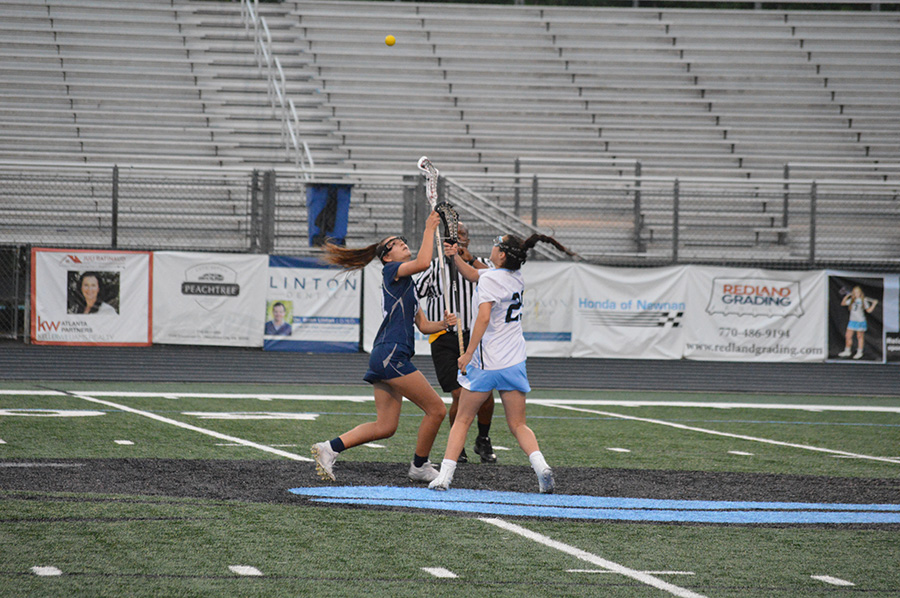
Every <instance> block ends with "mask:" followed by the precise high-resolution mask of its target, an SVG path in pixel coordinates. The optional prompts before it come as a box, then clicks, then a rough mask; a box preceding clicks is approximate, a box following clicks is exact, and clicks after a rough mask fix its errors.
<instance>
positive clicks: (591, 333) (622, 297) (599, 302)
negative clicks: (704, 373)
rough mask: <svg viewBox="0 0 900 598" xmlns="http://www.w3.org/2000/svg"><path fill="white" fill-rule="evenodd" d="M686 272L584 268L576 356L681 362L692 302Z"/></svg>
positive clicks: (578, 288) (577, 287)
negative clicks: (685, 325) (687, 315)
mask: <svg viewBox="0 0 900 598" xmlns="http://www.w3.org/2000/svg"><path fill="white" fill-rule="evenodd" d="M686 268H687V267H686V266H675V267H670V268H647V269H643V268H605V267H601V266H589V265H584V264H579V265H578V269H577V272H576V275H575V276H574V279H575V280H574V299H573V312H574V315H573V320H574V321H573V326H572V328H573V331H574V332H573V338H572V344H573V348H572V356H573V357H621V358H638V359H681V356H682V348H683V344H684V343H683V331H684V322H685V313H686V310H687V305H688V303H689V300H688V297H689V295H688V292H687V283H686V278H685V270H686Z"/></svg>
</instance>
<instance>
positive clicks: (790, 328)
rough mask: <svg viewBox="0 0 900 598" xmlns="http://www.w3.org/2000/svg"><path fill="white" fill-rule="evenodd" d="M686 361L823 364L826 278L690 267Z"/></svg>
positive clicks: (814, 273) (817, 274) (815, 274)
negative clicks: (819, 362) (803, 362)
mask: <svg viewBox="0 0 900 598" xmlns="http://www.w3.org/2000/svg"><path fill="white" fill-rule="evenodd" d="M687 274H688V276H687V280H688V289H689V296H690V298H691V300H690V301H689V302H688V309H687V313H686V318H687V326H686V328H685V333H684V334H685V345H684V357H685V358H687V359H703V360H719V361H822V360H823V359H824V358H825V344H826V341H825V326H824V323H825V273H824V272H823V271H812V272H789V271H780V270H779V271H776V270H751V269H737V268H714V267H704V266H691V267H690V268H688V270H687Z"/></svg>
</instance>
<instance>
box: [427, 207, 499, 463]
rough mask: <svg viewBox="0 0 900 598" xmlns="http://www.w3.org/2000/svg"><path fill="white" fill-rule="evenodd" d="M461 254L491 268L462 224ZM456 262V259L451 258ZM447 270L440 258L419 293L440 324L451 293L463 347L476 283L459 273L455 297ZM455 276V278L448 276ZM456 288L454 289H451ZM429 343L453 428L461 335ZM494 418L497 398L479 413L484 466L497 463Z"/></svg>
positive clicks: (443, 335)
mask: <svg viewBox="0 0 900 598" xmlns="http://www.w3.org/2000/svg"><path fill="white" fill-rule="evenodd" d="M457 238H458V240H459V241H458V244H457V245H458V251H459V256H460V258H461V259H462V260H463V261H465V262H466V263H467V264H469V265H470V266H472V267H474V268H477V269H483V268H487V267H488V265H487V264H486V263H485V262H484V260H481V259H478V258H476V257H475V256H473V255H472V254H471V253H469V249H468V248H469V231H468V229H467V228H466V226H465V225H464V224H463V223H461V222H460V223H459V224H458V228H457ZM445 251H454V250H452V249H451V247H450V245H449V244H445ZM451 259H452V258H451ZM442 269H443V270H446V269H447V265H446V264H444V263H443V262H442V260H441V258H440V257H437V258H435V259H434V260H432V262H431V265H430V266H429V267H428V269H427V270H425V272H424V273H423V274H422V275H421V276H420V277H419V279H418V281H417V283H416V293H417V295H418V296H419V300H422V299H424V300H425V315H426V316H427V317H428V318H429V319H431V320H436V319H439V318H440V317H441V314H442V313H443V310H444V307H443V306H444V302H443V301H442V297H443V293H444V292H449V293H450V311H451V312H452V313H453V314H455V315H456V316H457V318H459V322H460V323H459V325H460V326H462V339H463V341H462V342H463V347H465V345H466V343H468V342H469V332H470V330H469V324H470V319H471V318H470V314H471V310H472V295H473V294H474V292H475V283H474V282H471V281H469V280H466V279H465V278H464V277H463V276H462V274H460V273H459V270H457V271H456V277H457V285H456V288H457V289H459V294H458V295H457V294H455V293H452V292H450V291H447V290H445V289H444V282H443V281H444V276H443V275H444V274H445V272H442ZM447 275H448V276H451V275H452V274H447ZM451 286H452V285H451ZM428 342H429V343H431V360H432V361H433V362H434V371H435V374H437V379H438V382H439V383H440V385H441V389H442V390H443V391H444V392H449V393H450V397H451V398H452V403H451V404H450V411H449V417H450V425H451V426H452V425H453V422H454V421H456V413H457V410H458V409H459V395H460V393H461V392H462V386H460V384H459V381H458V380H457V371H458V369H457V368H458V364H457V360H458V359H459V355H460V347H459V337H458V335H457V331H456V326H454V327H453V328H452V329H450V330H447V331H446V332H444V331H441V332H438V333H436V334H432V335H431V336H430V337H429V339H428ZM493 417H494V394H493V393H491V396H490V397H489V398H488V400H486V401H485V402H484V404H483V405H482V406H481V408H480V409H479V410H478V435H477V436H476V437H475V447H474V448H475V452H476V453H477V454H478V455H479V456H480V457H481V462H482V463H496V462H497V455H495V454H494V447H493V444H492V443H491V437H490V431H491V420H492V419H493ZM468 460H469V459H468V456H467V455H466V449H465V448H463V449H462V452H461V453H460V454H459V462H460V463H467V462H468Z"/></svg>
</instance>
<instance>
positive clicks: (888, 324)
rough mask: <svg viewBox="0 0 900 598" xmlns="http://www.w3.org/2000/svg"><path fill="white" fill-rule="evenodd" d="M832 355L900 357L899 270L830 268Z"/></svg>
mask: <svg viewBox="0 0 900 598" xmlns="http://www.w3.org/2000/svg"><path fill="white" fill-rule="evenodd" d="M826 274H827V275H828V359H830V360H840V361H847V362H851V363H852V362H857V363H858V362H870V363H871V362H876V363H884V362H886V361H889V362H895V361H900V346H898V336H900V335H898V332H900V306H898V303H900V302H898V287H900V277H898V275H896V274H891V275H882V274H872V273H853V272H839V271H828V272H827V273H826Z"/></svg>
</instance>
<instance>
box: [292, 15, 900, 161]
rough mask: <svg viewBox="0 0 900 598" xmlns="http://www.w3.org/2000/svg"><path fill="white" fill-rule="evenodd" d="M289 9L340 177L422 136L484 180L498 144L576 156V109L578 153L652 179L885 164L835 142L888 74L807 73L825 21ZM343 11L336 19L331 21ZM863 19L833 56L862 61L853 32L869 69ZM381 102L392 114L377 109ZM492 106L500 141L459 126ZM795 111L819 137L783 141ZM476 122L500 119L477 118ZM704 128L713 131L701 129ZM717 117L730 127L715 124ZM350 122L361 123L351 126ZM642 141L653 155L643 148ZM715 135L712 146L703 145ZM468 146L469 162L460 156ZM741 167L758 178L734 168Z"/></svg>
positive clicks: (881, 143)
mask: <svg viewBox="0 0 900 598" xmlns="http://www.w3.org/2000/svg"><path fill="white" fill-rule="evenodd" d="M294 6H295V8H294V9H293V11H292V12H293V13H294V14H296V15H297V17H298V22H299V27H300V30H301V32H302V38H303V40H304V41H303V44H304V45H303V48H304V50H308V52H309V54H311V55H312V57H313V59H314V60H313V63H312V65H311V67H312V69H313V70H314V71H315V73H316V78H317V79H318V80H320V81H321V90H322V92H323V94H324V95H325V102H326V105H327V106H329V107H330V108H331V110H332V116H333V118H334V120H336V121H337V122H338V128H339V130H340V133H341V141H342V145H343V146H344V147H345V148H346V150H347V155H348V157H349V159H348V162H349V163H351V164H352V165H353V166H354V167H361V168H369V167H374V166H379V167H391V168H397V167H402V166H403V165H402V164H401V163H400V162H399V160H402V159H404V158H402V157H401V156H406V155H408V154H410V153H415V151H413V150H412V149H411V148H414V147H417V146H419V145H420V144H422V143H423V142H426V140H425V139H424V138H425V137H428V136H430V137H431V139H432V141H434V140H439V141H441V142H442V144H443V148H444V150H445V151H444V156H445V159H447V160H451V163H453V162H452V161H454V160H455V161H456V163H458V164H459V165H461V166H463V167H465V165H469V166H470V167H472V166H475V167H478V168H484V170H485V171H488V172H490V171H491V169H492V168H503V166H499V165H498V166H495V165H494V164H495V162H496V161H497V160H499V161H501V162H502V161H503V160H504V158H502V157H499V156H497V157H496V158H495V157H492V156H491V154H492V153H493V152H494V151H495V150H497V149H500V148H505V147H507V146H516V147H519V148H521V149H522V152H523V155H530V153H531V152H532V151H533V148H535V147H543V148H544V149H545V152H546V154H547V155H548V157H560V156H561V155H567V154H565V153H563V154H558V153H557V152H558V151H560V150H559V149H558V148H565V149H570V148H572V147H577V146H579V145H581V144H585V146H586V147H587V146H588V145H589V142H588V138H587V136H586V135H585V129H584V128H583V127H567V126H566V124H567V123H571V122H573V120H575V121H576V122H577V120H579V119H582V118H583V116H584V113H591V118H592V124H596V125H597V126H598V128H597V131H598V135H597V137H598V139H597V145H596V146H595V147H593V148H591V149H592V150H594V151H595V152H599V153H601V154H607V153H608V154H610V155H612V154H615V155H616V156H618V155H633V154H637V153H639V152H641V151H642V150H643V151H645V152H646V154H645V157H646V158H645V160H644V164H645V168H647V169H650V170H651V171H654V172H667V173H668V172H674V171H675V170H677V168H678V166H677V159H676V160H675V162H674V163H670V164H662V165H659V164H657V163H656V162H657V161H663V160H665V158H664V156H665V154H666V153H667V152H668V153H669V154H670V155H671V154H675V153H682V151H684V150H686V151H687V152H688V153H695V152H707V153H710V152H711V153H712V154H713V155H715V154H716V153H718V152H723V153H727V154H733V155H734V156H737V157H738V159H737V160H730V161H729V163H730V164H731V165H732V166H733V168H732V174H736V175H737V176H740V177H745V176H750V177H764V176H778V174H780V170H781V167H780V166H779V165H778V164H772V166H771V167H770V166H769V165H768V164H765V165H764V164H763V162H762V161H761V160H759V159H757V157H758V156H760V155H763V154H766V153H769V154H771V155H778V156H788V159H792V158H793V159H796V157H798V156H804V157H805V158H809V159H813V158H817V157H835V158H854V157H857V156H863V157H865V156H874V157H877V158H879V159H891V156H892V155H897V152H896V151H895V150H896V148H895V147H893V146H892V144H891V139H890V133H882V132H880V131H877V129H876V130H873V129H872V128H869V129H860V128H857V129H854V131H853V133H856V134H855V135H854V134H846V131H840V130H839V129H840V128H842V127H843V126H846V127H847V128H852V126H853V125H852V123H853V121H852V117H851V119H848V120H841V118H842V117H843V116H844V115H845V113H846V114H848V115H849V114H851V113H852V114H853V115H854V116H858V117H860V118H862V117H864V116H868V115H872V117H874V118H882V119H884V118H887V117H889V116H890V115H891V113H892V111H893V109H894V107H895V105H896V102H895V100H894V95H895V94H893V93H892V92H893V90H894V87H895V85H896V81H895V80H894V78H893V77H892V76H891V74H890V73H888V74H885V73H879V75H878V76H877V77H869V78H866V77H865V76H863V75H856V72H855V71H853V70H852V69H848V68H845V70H844V72H845V73H847V72H848V71H849V72H852V73H854V74H853V75H850V76H847V75H846V74H845V76H844V78H843V79H842V78H841V77H840V76H838V75H835V74H830V75H825V74H823V73H822V69H823V68H825V69H826V70H827V69H828V68H829V65H828V61H827V60H820V58H823V59H827V58H828V55H827V54H822V55H821V56H820V53H827V52H829V51H833V50H834V49H833V48H829V47H828V46H827V44H825V43H824V42H826V41H828V40H829V39H831V40H832V41H834V42H835V43H836V44H838V41H835V40H837V38H838V37H840V36H835V35H834V34H835V31H839V30H840V22H835V20H834V17H830V18H825V19H822V20H824V21H825V22H827V23H829V25H830V28H829V27H828V26H826V27H824V28H822V27H817V26H816V25H815V24H809V25H802V26H801V25H800V24H799V22H798V23H797V24H794V23H787V22H786V21H787V20H789V19H788V18H787V17H786V16H785V14H783V13H780V12H770V11H750V12H741V13H740V14H738V13H734V14H732V13H723V12H722V11H697V10H663V11H656V10H652V9H651V10H628V9H594V10H583V9H571V8H565V7H545V8H531V7H528V8H522V9H521V10H520V9H502V10H498V9H497V7H490V8H486V7H480V6H466V7H465V8H462V9H461V8H460V7H459V6H454V5H412V6H405V7H396V6H389V7H388V6H384V5H379V4H374V5H370V4H365V3H350V4H349V5H348V4H347V3H344V4H342V5H341V6H340V7H338V6H337V5H333V4H330V3H327V2H295V3H294ZM348 6H350V7H352V9H351V10H346V7H348ZM482 9H483V10H482ZM732 12H733V11H732ZM801 21H802V19H801ZM485 22H488V23H490V25H489V26H485ZM873 22H876V23H877V18H869V19H858V20H856V21H855V22H854V28H853V29H851V30H850V31H848V32H847V34H846V35H845V36H844V37H845V38H846V40H847V42H848V43H846V44H844V45H843V46H840V44H838V46H839V47H840V48H841V49H845V50H846V49H848V48H849V49H850V50H851V54H852V55H853V56H854V57H855V58H854V62H856V63H859V62H860V59H861V58H862V61H863V62H864V59H865V57H863V56H861V55H860V54H859V53H853V52H852V48H850V46H852V44H850V43H849V42H850V41H852V40H853V39H854V36H859V35H861V34H862V33H865V34H867V35H870V37H871V38H872V39H873V40H874V42H875V43H876V45H877V46H878V48H877V51H876V52H874V53H873V55H874V56H875V57H876V59H881V58H882V57H888V56H892V54H891V52H893V51H894V50H893V42H892V39H893V38H894V37H895V36H896V31H895V28H894V27H891V26H882V25H880V24H877V25H874V26H870V25H871V23H873ZM710 23H712V24H714V25H713V26H710V25H709V24H710ZM386 31H390V32H392V33H393V34H394V35H395V36H396V37H397V38H398V44H397V45H396V46H395V47H393V48H387V47H385V46H384V45H383V43H382V41H381V40H382V39H383V35H384V34H385V32H386ZM488 32H489V33H490V35H487V33H488ZM820 42H821V43H820ZM838 46H836V47H838ZM813 56H815V57H816V58H815V59H813ZM844 62H845V63H846V62H848V61H847V60H845V61H844ZM736 65H737V66H736ZM850 84H853V85H856V86H857V89H853V88H851V87H847V86H848V85H850ZM863 95H864V96H865V97H863ZM401 98H403V99H402V100H401ZM879 98H882V99H879ZM451 103H452V106H450V105H448V104H451ZM395 104H398V105H399V104H402V108H400V109H395V110H393V111H392V108H391V107H392V105H395ZM495 106H496V107H497V109H496V112H497V113H501V112H503V111H504V110H505V111H506V113H508V114H510V115H511V117H510V118H509V121H510V122H511V123H517V125H513V126H515V127H516V128H517V129H518V131H517V132H516V133H510V132H509V131H506V130H504V127H503V126H502V125H501V126H497V127H495V128H479V127H476V126H474V122H473V121H472V120H471V119H473V118H474V114H475V113H476V111H477V110H479V109H482V108H489V107H495ZM673 107H675V108H677V110H673ZM456 109H458V113H457V112H456ZM676 111H677V112H679V113H680V116H683V115H690V116H691V117H693V118H694V119H695V120H694V124H693V125H691V126H682V124H681V123H683V122H684V121H683V120H674V121H668V122H667V121H666V120H665V118H666V116H664V115H665V114H671V113H672V112H676ZM603 112H608V113H609V114H602V113H603ZM598 113H601V114H598ZM457 114H458V118H457ZM648 114H653V115H657V114H660V116H656V121H657V122H659V123H660V127H661V128H662V129H664V132H662V133H655V134H654V133H653V132H651V131H648V130H646V129H643V130H640V129H634V130H632V131H630V133H629V129H628V123H629V120H630V121H631V122H634V121H638V120H640V119H641V118H642V117H645V116H646V115H648ZM761 114H764V115H767V116H768V118H770V119H771V122H772V126H771V127H770V128H768V129H762V130H755V131H754V130H752V129H753V125H752V124H750V123H751V122H752V121H753V119H754V118H755V117H757V116H758V115H761ZM392 115H393V117H392ZM411 115H413V116H415V117H416V118H415V120H416V121H422V120H428V123H427V124H425V125H423V126H422V127H421V129H420V133H419V134H414V133H410V132H408V131H407V130H406V129H405V128H404V127H403V126H402V124H401V123H402V121H403V119H404V118H409V116H411ZM809 115H820V116H821V118H820V120H819V123H820V124H819V130H817V131H815V132H813V131H806V130H803V131H799V132H798V129H799V128H801V127H797V126H790V127H788V126H786V125H789V124H790V123H792V122H796V121H797V120H800V121H803V120H807V119H809ZM492 117H493V118H499V119H502V118H503V117H502V116H499V115H496V114H495V115H493V116H488V117H486V118H492ZM708 117H712V118H714V119H715V120H716V122H715V124H714V125H712V126H709V128H708V129H706V130H704V128H705V127H706V126H708V125H707V123H710V122H711V119H710V118H708ZM828 117H832V119H831V120H829V119H828ZM676 118H677V117H676ZM741 118H747V124H743V122H742V121H741ZM531 119H535V124H534V125H530V122H531ZM725 119H728V120H729V123H730V126H725V125H722V124H721V121H722V120H725ZM379 121H380V122H379ZM597 121H599V122H597ZM362 122H366V123H367V124H366V125H365V127H363V126H362V125H359V124H356V123H362ZM498 122H502V120H500V121H498ZM862 122H863V121H857V127H859V126H860V125H861V124H862ZM461 123H463V124H466V125H468V126H466V127H465V128H462V127H461V126H460V124H461ZM537 123H540V124H537ZM832 123H834V126H835V130H831V129H830V127H831V124H832ZM845 123H846V125H845ZM782 126H784V127H785V128H784V129H783V130H780V129H779V127H782ZM542 129H543V132H541V131H542ZM382 131H383V133H382ZM601 131H602V133H601ZM519 133H521V135H520V134H519ZM669 134H671V136H672V137H673V138H680V139H681V140H682V144H681V145H682V148H677V147H676V148H673V147H672V146H671V144H667V143H666V142H665V137H666V135H669ZM729 136H731V137H730V139H729ZM604 137H606V139H603V138H604ZM629 137H630V138H629ZM654 137H655V138H656V141H659V142H660V143H658V144H654V139H653V138H654ZM720 137H721V139H722V140H725V139H728V142H727V143H725V142H724V141H721V142H720V141H718V140H719V138H720ZM379 138H384V139H385V140H384V141H379ZM379 142H381V143H384V144H385V145H387V146H391V147H386V148H385V150H386V151H385V152H384V153H382V155H379V156H375V155H374V152H372V151H370V150H369V148H370V147H372V144H373V143H379ZM704 144H705V145H704ZM766 144H768V145H769V149H768V150H767V149H766V148H765V145H766ZM395 146H396V149H395ZM466 146H468V147H466ZM405 147H409V148H410V149H409V150H406V151H404V148H405ZM476 149H481V150H485V151H481V152H478V151H471V150H476ZM565 149H564V150H562V151H563V152H565ZM467 150H470V151H467ZM680 150H681V151H680ZM429 151H431V152H432V153H434V152H433V151H432V150H429ZM392 156H394V158H392ZM742 156H747V157H749V158H750V160H749V161H748V160H743V159H741V157H742ZM636 157H639V158H640V156H636ZM392 161H393V163H392ZM752 163H756V164H759V165H760V168H757V169H753V168H749V167H748V165H749V164H752ZM710 166H711V169H712V170H713V171H719V172H727V171H728V169H727V168H725V169H724V170H720V169H719V168H717V167H716V165H715V164H711V165H710ZM772 169H774V170H772ZM645 172H646V170H645Z"/></svg>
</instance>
